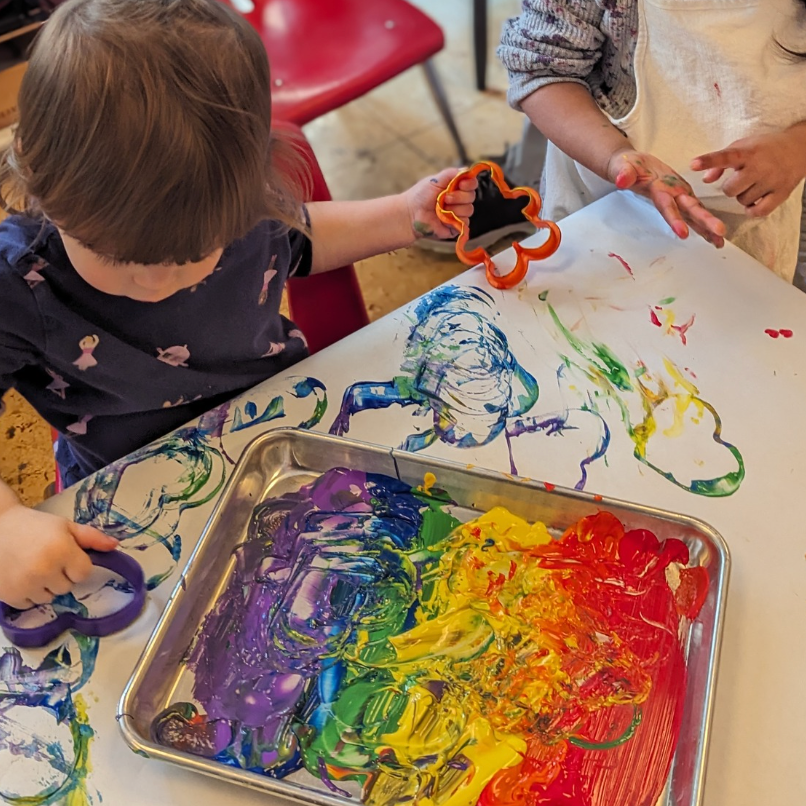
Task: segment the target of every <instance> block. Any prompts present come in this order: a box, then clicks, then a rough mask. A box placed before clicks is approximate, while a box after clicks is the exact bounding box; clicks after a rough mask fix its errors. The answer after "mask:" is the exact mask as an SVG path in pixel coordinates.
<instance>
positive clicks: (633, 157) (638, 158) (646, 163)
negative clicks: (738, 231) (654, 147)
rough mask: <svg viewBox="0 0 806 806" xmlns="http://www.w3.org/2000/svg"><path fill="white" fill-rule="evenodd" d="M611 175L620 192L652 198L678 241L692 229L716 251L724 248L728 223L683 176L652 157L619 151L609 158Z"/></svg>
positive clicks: (636, 152) (611, 179)
mask: <svg viewBox="0 0 806 806" xmlns="http://www.w3.org/2000/svg"><path fill="white" fill-rule="evenodd" d="M608 176H609V178H610V181H611V182H613V183H614V184H615V185H616V187H617V188H619V190H632V191H633V192H634V193H638V194H640V195H641V196H645V197H646V198H648V199H650V201H652V203H653V204H654V205H655V207H657V209H658V212H660V214H661V215H662V216H663V218H664V219H665V221H666V223H667V224H668V225H669V226H670V227H671V228H672V231H673V232H674V233H675V235H677V236H678V237H679V238H688V231H689V227H691V229H693V230H694V231H695V232H696V233H697V234H698V235H701V236H702V237H703V238H705V240H706V241H708V242H709V243H712V244H713V245H714V246H716V247H717V248H719V247H722V246H724V245H725V224H724V223H723V222H722V221H720V220H719V219H718V218H717V217H716V216H715V215H714V214H713V213H711V212H709V211H708V210H706V209H705V207H703V206H702V202H701V201H700V200H699V199H698V198H697V197H696V196H695V195H694V191H693V190H692V188H691V185H689V183H688V182H686V180H685V179H683V177H681V176H680V174H678V173H677V172H676V171H674V170H673V169H672V168H670V167H669V166H668V165H667V164H666V163H665V162H661V161H660V160H659V159H657V157H653V156H652V155H651V154H643V153H641V152H638V151H631V150H627V151H619V152H618V153H616V154H614V155H613V156H612V157H611V159H610V164H609V166H608Z"/></svg>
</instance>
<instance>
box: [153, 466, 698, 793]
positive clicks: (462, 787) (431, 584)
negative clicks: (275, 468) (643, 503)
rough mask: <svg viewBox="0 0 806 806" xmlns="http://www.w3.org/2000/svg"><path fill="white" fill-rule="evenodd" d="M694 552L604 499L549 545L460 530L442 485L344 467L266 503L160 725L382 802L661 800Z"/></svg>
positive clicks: (243, 764) (514, 531) (188, 744)
mask: <svg viewBox="0 0 806 806" xmlns="http://www.w3.org/2000/svg"><path fill="white" fill-rule="evenodd" d="M426 487H428V489H429V490H430V492H426V490H425V488H426ZM687 563H688V550H687V548H686V546H685V545H684V544H683V543H681V542H680V541H678V540H675V539H670V540H667V541H665V542H663V543H661V542H659V541H658V540H657V538H656V537H655V536H654V535H653V534H652V533H650V532H648V531H645V530H633V531H627V532H625V530H624V528H623V526H622V525H621V523H619V521H618V520H617V519H616V518H615V517H613V516H612V515H610V514H608V513H599V514H597V515H593V516H590V517H587V518H584V519H582V520H581V521H580V522H579V523H578V524H576V525H574V526H572V527H571V528H569V529H568V530H567V531H566V532H565V533H564V534H563V535H562V537H561V538H560V539H553V538H552V536H551V535H550V533H549V531H548V530H547V529H546V527H545V525H543V524H542V523H536V524H533V525H530V524H529V523H527V522H526V521H523V520H522V519H520V518H517V517H515V516H514V515H512V514H511V513H509V512H507V511H506V510H504V509H501V508H496V509H493V510H492V511H491V512H489V513H487V514H484V515H482V516H481V517H479V518H477V519H476V520H473V521H470V522H469V523H465V524H459V523H458V522H457V521H456V520H455V519H454V517H453V516H452V515H451V512H450V502H449V500H448V496H447V495H446V494H445V493H444V492H443V491H440V490H438V489H436V488H435V487H434V486H433V484H425V485H423V486H422V487H419V488H415V489H412V488H410V487H408V486H407V485H405V484H402V483H401V482H399V481H397V480H396V479H392V478H388V477H384V476H379V475H371V474H365V473H361V472H358V471H350V470H340V469H336V470H332V471H329V472H328V473H325V474H324V475H323V476H321V477H319V479H317V480H316V482H314V483H313V484H312V485H311V486H310V487H308V488H304V489H302V490H300V491H299V492H298V493H289V494H287V495H285V496H283V497H282V498H279V499H274V500H270V501H267V502H265V503H264V504H262V505H260V506H259V507H258V508H257V509H256V511H255V515H254V518H253V521H252V524H251V526H250V529H249V533H248V538H247V540H246V542H245V543H244V544H242V545H241V546H239V547H238V548H237V549H236V552H235V570H234V572H233V576H232V577H231V579H230V581H229V583H228V585H227V587H226V589H225V591H224V593H223V594H222V596H221V598H220V599H219V601H218V602H217V604H216V606H215V607H214V609H213V611H212V612H211V613H210V615H209V616H208V617H207V619H206V620H205V622H204V625H203V627H202V629H201V630H200V632H199V634H198V635H197V639H196V642H195V645H194V646H193V648H192V651H191V653H190V658H189V662H188V664H189V667H190V669H191V670H192V672H193V674H194V688H193V697H194V702H192V703H190V702H178V703H176V704H174V705H173V706H171V707H170V708H169V709H167V710H166V711H165V712H164V713H163V714H161V715H160V716H159V717H158V718H157V719H156V720H155V721H154V724H153V726H152V729H153V734H154V736H155V738H156V739H157V740H158V741H159V742H161V743H163V744H168V745H170V746H173V747H176V748H177V749H180V750H182V751H184V752H189V753H195V754H198V755H202V756H205V757H208V758H213V759H215V760H217V761H219V762H221V763H223V764H227V765H230V766H236V767H240V768H242V769H248V770H251V771H253V772H258V773H262V774H264V775H270V776H272V777H278V778H281V777H284V776H286V775H288V774H290V773H292V772H295V771H297V770H300V769H301V768H305V769H306V770H307V772H308V773H309V774H310V775H311V776H312V777H313V780H312V782H311V783H312V784H313V783H314V782H315V781H321V782H323V783H324V785H325V786H326V787H327V789H329V790H330V791H333V792H337V791H338V792H339V793H340V794H347V793H348V792H350V791H351V790H350V789H349V787H350V786H351V785H352V786H355V785H356V784H358V785H360V787H361V791H362V800H363V802H365V803H367V804H369V806H397V804H401V803H413V804H422V806H436V804H440V806H472V805H473V804H476V803H478V804H482V805H483V806H493V805H494V804H495V806H498V804H513V806H514V804H530V805H531V806H553V804H559V803H563V804H566V803H567V804H569V805H570V806H612V804H615V803H625V804H626V803H654V802H655V801H656V800H657V798H658V797H659V795H660V793H661V791H662V788H663V785H664V782H665V780H666V777H667V775H668V772H669V768H670V765H671V760H672V756H673V753H674V748H675V745H676V742H677V736H678V733H679V729H680V721H681V716H682V707H683V694H684V692H685V685H686V669H685V659H684V646H685V643H686V640H687V623H688V622H687V619H689V618H692V617H694V616H695V611H696V609H697V603H698V602H700V603H701V601H702V598H703V596H704V595H705V593H706V592H707V587H708V580H707V573H705V572H704V571H701V570H700V569H691V573H689V572H688V571H686V569H685V566H686V565H687ZM683 579H685V583H684V582H682V581H681V580H683ZM683 614H685V615H683Z"/></svg>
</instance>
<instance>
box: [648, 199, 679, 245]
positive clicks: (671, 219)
mask: <svg viewBox="0 0 806 806" xmlns="http://www.w3.org/2000/svg"><path fill="white" fill-rule="evenodd" d="M652 200H653V201H654V202H655V207H657V208H658V212H659V213H660V214H661V215H662V216H663V219H664V221H665V222H666V223H667V224H668V225H669V226H670V227H671V228H672V232H674V234H675V235H677V237H678V238H688V225H687V224H686V222H685V221H684V220H683V216H682V215H681V214H680V209H679V208H678V206H677V202H676V201H675V199H674V197H673V196H671V195H670V194H669V193H663V192H659V193H655V194H653V197H652Z"/></svg>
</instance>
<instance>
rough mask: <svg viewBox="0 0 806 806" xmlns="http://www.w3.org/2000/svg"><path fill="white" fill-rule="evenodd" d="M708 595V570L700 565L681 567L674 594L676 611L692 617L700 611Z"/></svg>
mask: <svg viewBox="0 0 806 806" xmlns="http://www.w3.org/2000/svg"><path fill="white" fill-rule="evenodd" d="M706 596H708V572H707V571H706V570H705V569H704V568H703V567H702V566H697V567H696V568H683V569H682V570H681V571H680V586H679V587H678V588H677V590H676V591H675V594H674V599H675V604H676V605H677V612H678V613H680V615H681V616H685V617H686V618H689V619H693V618H694V617H695V616H696V615H697V613H699V612H700V610H701V608H702V606H703V604H705V597H706Z"/></svg>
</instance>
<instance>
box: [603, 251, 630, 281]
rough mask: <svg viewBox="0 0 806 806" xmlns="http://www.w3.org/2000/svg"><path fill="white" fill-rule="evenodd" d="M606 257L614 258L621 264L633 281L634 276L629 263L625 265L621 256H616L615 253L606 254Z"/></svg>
mask: <svg viewBox="0 0 806 806" xmlns="http://www.w3.org/2000/svg"><path fill="white" fill-rule="evenodd" d="M607 256H608V257H614V258H615V259H616V260H617V261H618V262H619V263H621V265H622V266H624V268H625V269H626V271H627V274H629V275H630V277H632V278H633V280H634V279H635V275H634V274H633V271H632V267H631V266H630V264H629V263H627V261H626V260H624V258H623V257H622V256H621V255H617V254H616V253H615V252H608V253H607Z"/></svg>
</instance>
